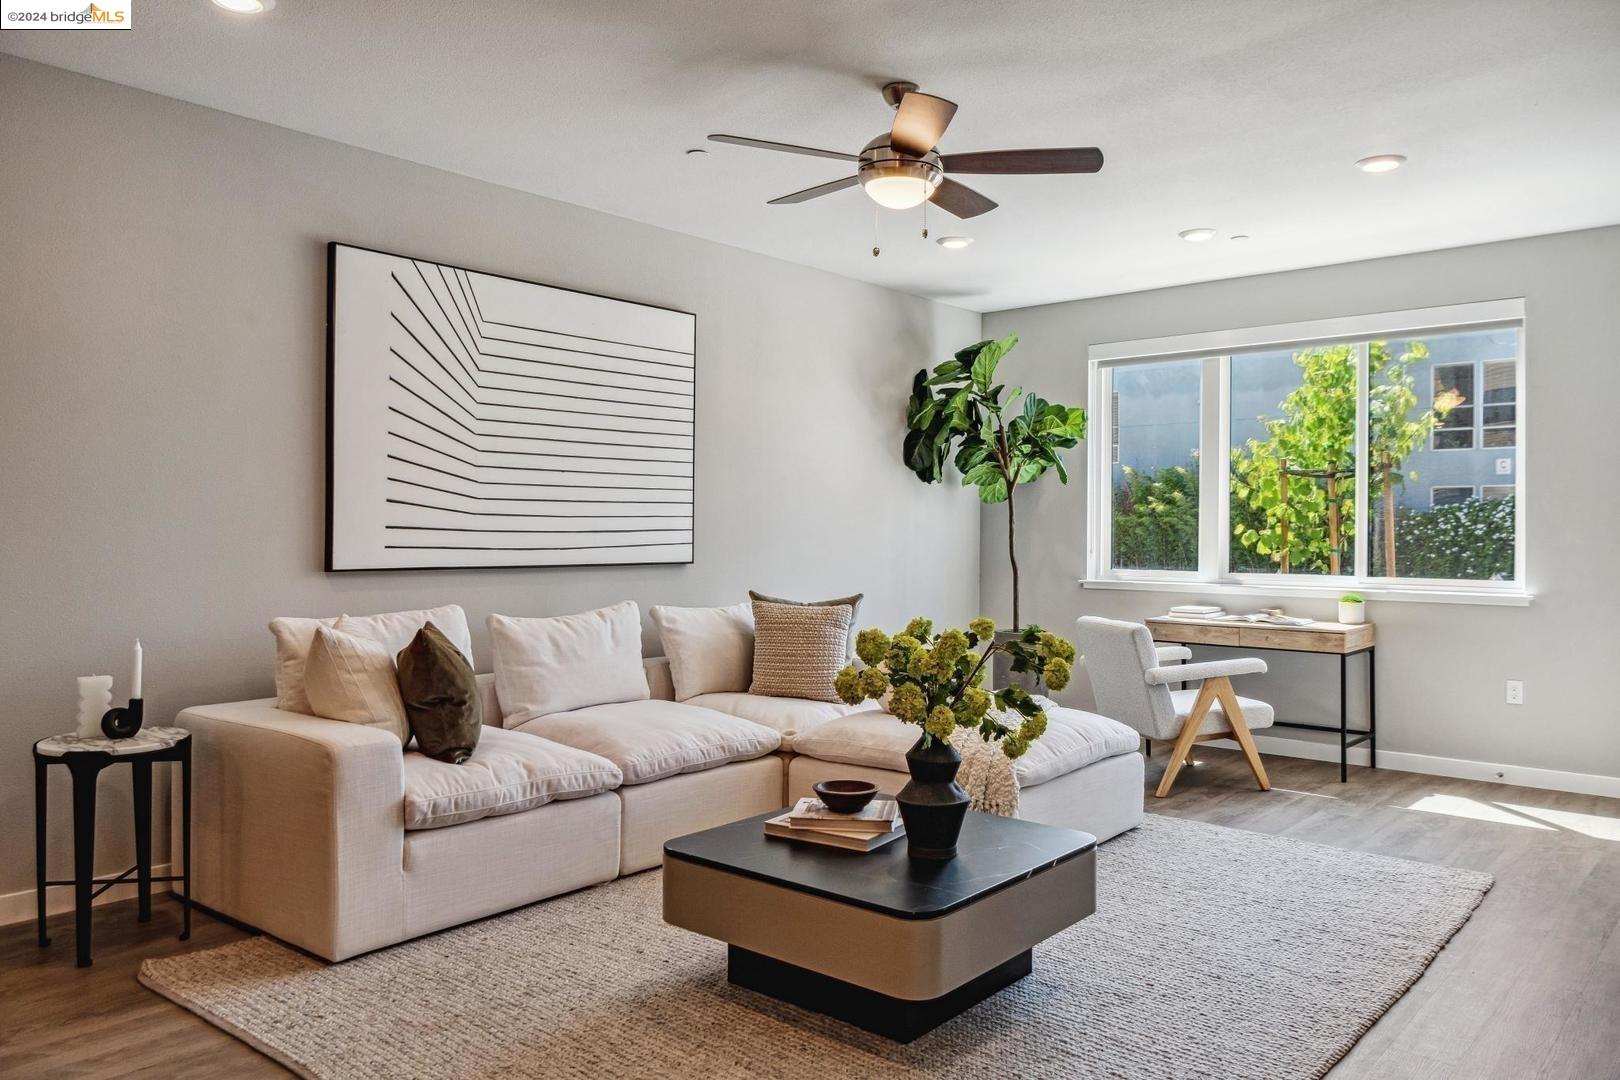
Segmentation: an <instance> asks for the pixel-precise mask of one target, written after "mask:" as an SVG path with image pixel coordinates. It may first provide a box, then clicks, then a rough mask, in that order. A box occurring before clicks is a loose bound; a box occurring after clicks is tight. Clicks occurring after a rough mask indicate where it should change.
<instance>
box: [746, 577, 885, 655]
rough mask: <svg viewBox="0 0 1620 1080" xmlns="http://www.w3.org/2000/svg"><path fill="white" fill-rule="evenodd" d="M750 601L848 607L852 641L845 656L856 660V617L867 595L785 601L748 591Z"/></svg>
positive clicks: (798, 605)
mask: <svg viewBox="0 0 1620 1080" xmlns="http://www.w3.org/2000/svg"><path fill="white" fill-rule="evenodd" d="M748 599H749V600H763V601H764V602H765V603H767V604H792V605H793V606H795V607H847V608H849V629H850V639H849V643H848V645H847V646H845V649H844V654H845V658H846V659H848V660H853V659H855V637H854V632H855V617H856V616H857V615H859V614H860V613H861V601H862V600H864V599H866V594H865V593H856V594H855V595H854V596H840V597H839V598H838V599H836V600H784V599H783V598H782V597H780V596H766V595H765V594H764V593H762V592H755V591H754V590H753V589H749V590H748Z"/></svg>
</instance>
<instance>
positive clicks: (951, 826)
mask: <svg viewBox="0 0 1620 1080" xmlns="http://www.w3.org/2000/svg"><path fill="white" fill-rule="evenodd" d="M998 654H1005V655H1007V656H1009V657H1010V658H1011V661H1012V670H1013V671H1015V672H1019V673H1029V674H1031V675H1035V676H1037V677H1039V678H1042V679H1044V680H1045V683H1046V685H1047V686H1048V687H1050V688H1051V689H1053V690H1061V689H1063V688H1064V687H1065V686H1067V685H1068V682H1069V675H1070V671H1071V665H1072V664H1073V663H1074V646H1073V645H1071V644H1069V643H1068V642H1067V641H1065V640H1063V639H1062V638H1060V637H1058V636H1057V635H1056V634H1051V633H1047V632H1046V631H1044V630H1042V629H1041V628H1040V627H1038V626H1028V627H1025V628H1024V629H1022V630H1020V631H1018V632H1017V633H1016V636H1013V637H1010V638H1009V637H1007V636H1005V635H1004V636H1002V637H1001V638H1000V639H999V640H998V638H997V635H996V624H995V623H994V622H993V621H992V620H990V619H985V618H979V619H974V620H973V621H972V622H970V623H968V625H967V629H966V630H956V629H951V630H943V631H941V632H940V633H938V634H935V633H934V624H933V623H932V622H931V621H930V620H928V619H923V618H916V619H912V620H911V622H910V623H908V624H907V625H906V628H905V629H904V630H903V631H901V632H900V633H898V634H895V635H894V636H893V637H890V636H889V635H888V634H885V633H884V632H883V631H882V630H878V629H875V628H873V629H866V630H862V631H861V632H860V633H859V634H857V635H856V637H855V655H856V656H857V657H859V658H860V660H861V662H862V663H863V664H864V665H866V666H865V667H857V666H856V665H854V664H851V665H849V666H848V667H846V668H844V670H842V671H840V672H839V673H838V677H837V679H836V680H834V683H833V688H834V690H836V691H837V693H838V696H839V698H841V699H842V700H843V701H844V702H846V703H847V704H850V705H858V704H860V703H861V702H862V701H866V700H868V699H872V700H877V699H880V698H882V697H883V696H884V695H885V694H889V701H888V706H887V707H888V710H889V712H890V713H892V714H894V716H895V717H897V718H898V719H900V720H904V721H905V722H907V723H910V724H916V725H917V726H918V727H920V728H922V735H921V736H920V737H919V738H918V739H917V742H916V744H915V745H914V746H912V748H911V749H910V750H909V751H907V752H906V765H907V768H908V769H909V770H910V772H911V781H910V782H909V783H907V784H906V786H905V787H903V788H901V789H900V793H899V794H898V795H897V796H896V797H895V801H896V802H898V803H899V804H900V817H901V818H902V820H904V821H905V823H906V846H907V849H908V851H909V853H910V855H911V857H912V858H914V859H934V860H945V859H951V858H954V857H955V856H956V841H957V837H958V836H959V835H960V833H961V831H962V821H963V819H964V818H965V817H966V815H967V809H968V804H969V802H970V801H971V800H970V799H969V798H968V795H967V792H965V791H963V790H962V787H961V785H959V784H958V783H957V782H956V770H957V769H958V768H959V767H960V766H961V764H962V755H961V754H960V753H958V752H957V750H956V748H955V747H954V746H952V745H951V742H950V740H951V736H952V735H953V734H954V733H955V732H956V731H957V729H959V728H961V729H970V728H971V729H973V730H975V731H977V732H978V734H979V737H980V738H982V739H984V740H985V741H986V742H999V743H1000V744H1001V749H1002V752H1003V753H1005V754H1006V755H1007V757H1009V758H1016V757H1019V756H1020V755H1022V754H1023V753H1024V752H1025V751H1026V750H1028V749H1029V744H1030V743H1032V742H1034V741H1035V740H1036V739H1038V738H1040V737H1041V735H1042V734H1043V733H1045V731H1046V712H1045V710H1043V709H1042V708H1041V706H1040V704H1039V703H1038V702H1037V701H1036V700H1035V699H1034V698H1032V697H1031V696H1030V695H1029V692H1028V691H1026V690H1025V689H1024V688H1023V687H1021V686H1017V685H1009V686H1006V687H1004V688H1002V689H1000V690H996V691H993V692H992V691H990V690H986V689H984V686H983V683H984V680H985V676H986V675H988V674H989V671H990V663H991V658H992V657H994V656H996V655H998ZM891 691H892V693H891Z"/></svg>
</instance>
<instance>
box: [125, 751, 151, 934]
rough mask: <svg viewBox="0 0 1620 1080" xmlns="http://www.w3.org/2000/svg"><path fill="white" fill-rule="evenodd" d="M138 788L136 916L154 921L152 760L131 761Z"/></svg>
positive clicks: (132, 779)
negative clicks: (137, 902) (137, 900)
mask: <svg viewBox="0 0 1620 1080" xmlns="http://www.w3.org/2000/svg"><path fill="white" fill-rule="evenodd" d="M129 767H130V771H131V774H132V775H131V778H130V779H131V786H132V787H133V788H134V790H135V889H136V895H137V897H138V898H139V904H138V907H137V910H136V916H135V917H136V920H137V921H139V922H151V921H152V763H151V762H150V761H133V762H131V763H130V766H129Z"/></svg>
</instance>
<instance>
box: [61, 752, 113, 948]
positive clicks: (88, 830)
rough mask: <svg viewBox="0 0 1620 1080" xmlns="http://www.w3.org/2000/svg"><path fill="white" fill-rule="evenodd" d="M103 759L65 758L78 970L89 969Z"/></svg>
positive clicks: (85, 756) (80, 755) (80, 756)
mask: <svg viewBox="0 0 1620 1080" xmlns="http://www.w3.org/2000/svg"><path fill="white" fill-rule="evenodd" d="M101 756H104V755H91V754H69V755H68V758H67V766H68V772H69V773H70V774H72V777H73V931H74V937H75V938H76V939H77V942H78V951H79V966H80V967H89V966H90V895H91V892H92V891H93V890H94V889H95V887H96V882H95V878H96V778H97V777H98V776H100V775H101V765H102V762H100V761H97V760H94V758H95V757H101Z"/></svg>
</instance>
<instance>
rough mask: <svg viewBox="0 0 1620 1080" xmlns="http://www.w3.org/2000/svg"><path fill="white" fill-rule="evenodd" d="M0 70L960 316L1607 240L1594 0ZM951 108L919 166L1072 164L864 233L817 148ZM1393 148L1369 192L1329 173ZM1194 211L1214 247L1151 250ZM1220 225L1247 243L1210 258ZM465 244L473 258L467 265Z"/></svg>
mask: <svg viewBox="0 0 1620 1080" xmlns="http://www.w3.org/2000/svg"><path fill="white" fill-rule="evenodd" d="M133 15H134V29H133V30H132V31H130V32H127V33H87V32H66V31H63V32H56V33H38V32H22V31H5V30H0V51H4V52H10V53H14V54H16V55H18V56H24V57H29V58H31V59H35V60H40V61H43V62H45V63H48V64H55V65H57V66H59V67H64V68H69V69H71V70H74V71H80V72H85V73H87V74H90V75H95V76H99V77H101V78H105V79H111V80H113V81H115V82H120V83H126V84H128V85H130V86H136V87H140V88H142V89H145V90H151V91H155V92H157V93H160V94H166V95H169V96H172V97H176V98H181V99H184V100H186V101H192V102H197V103H199V104H203V105H208V106H212V107H214V108H218V109H223V110H225V111H227V112H232V113H239V114H241V115H243V116H249V117H253V118H255V119H258V120H265V121H268V122H270V123H274V124H280V125H283V126H285V127H289V128H294V129H296V130H299V131H305V132H310V133H312V134H316V135H321V136H325V137H327V138H331V139H336V140H339V141H342V142H345V143H351V144H353V145H356V146H361V147H366V148H368V149H372V150H378V151H381V152H383V153H387V154H392V155H396V156H398V157H402V158H406V159H409V160H412V161H417V162H422V163H424V164H428V165H433V166H437V167H439V168H444V169H449V170H453V171H455V172H458V173H465V174H466V175H469V176H474V177H478V178H480V179H484V180H489V181H493V182H495V183H499V184H505V185H509V186H511V187H515V188H521V189H524V190H527V191H532V192H536V193H539V194H542V195H547V196H551V197H553V198H557V199H563V200H566V201H568V202H573V203H579V204H582V205H585V206H590V207H595V208H597V209H600V210H605V211H607V212H609V213H613V214H618V215H622V216H624V217H628V218H633V219H635V220H638V221H645V222H649V223H651V224H654V225H660V226H663V227H666V228H670V229H675V230H678V231H680V232H685V233H691V234H693V235H696V236H702V237H706V238H708V239H711V240H718V241H721V242H722V243H727V244H733V245H736V246H738V247H743V248H748V249H751V250H754V251H759V252H764V253H766V254H769V255H775V256H778V257H781V258H784V259H790V260H793V261H795V262H801V263H806V264H809V265H811V266H817V267H821V268H823V269H826V270H830V271H833V272H835V273H839V274H845V275H848V276H850V277H855V278H860V279H863V280H866V281H872V282H876V283H879V284H882V285H887V286H891V287H893V288H896V289H902V290H905V291H908V292H914V293H919V294H922V295H925V296H931V297H936V298H939V299H942V300H947V301H949V302H952V303H956V304H959V305H961V306H964V307H968V308H973V309H977V310H996V309H1001V308H1008V307H1018V306H1023V305H1027V304H1035V303H1043V302H1048V301H1055V300H1065V299H1070V298H1074V297H1082V296H1096V295H1103V294H1108V293H1118V292H1130V291H1135V290H1140V289H1147V288H1154V287H1158V286H1164V285H1173V284H1180V283H1183V282H1189V281H1201V280H1208V279H1213V278H1223V277H1234V276H1239V275H1245V274H1254V273H1261V272H1265V271H1270V270H1281V269H1290V268H1294V267H1299V266H1311V265H1320V264H1324V263H1334V262H1345V261H1349V260H1354V259H1364V258H1370V257H1375V256H1381V255H1389V254H1396V253H1400V252H1407V251H1418V250H1424V249H1430V248H1439V247H1450V246H1455V245H1460V244H1468V243H1475V242H1479V241H1485V240H1495V239H1502V238H1506V237H1513V236H1524V235H1531V234H1536V233H1544V232H1557V231H1562V230H1568V229H1577V228H1586V227H1590V226H1596V225H1604V224H1612V223H1615V222H1620V62H1617V60H1616V57H1617V55H1620V3H1617V2H1615V0H1557V2H1555V3H1547V2H1541V3H1534V2H1527V0H1420V2H1411V0H1395V2H1387V3H1386V2H1371V0H1360V2H1353V0H1338V2H1334V3H1320V2H1309V0H1307V2H1300V0H1198V2H1191V0H1108V2H1090V0H1030V2H1007V3H999V4H998V3H994V2H989V3H986V2H984V0H809V2H805V0H679V2H676V0H634V2H631V0H546V2H542V3H535V2H532V0H480V2H477V3H472V2H451V0H442V2H438V3H426V2H406V0H393V2H389V0H346V2H337V0H278V3H277V5H276V7H275V9H274V10H272V11H271V12H269V13H268V14H266V15H262V16H257V17H251V18H245V17H240V16H232V15H229V14H226V13H225V12H222V11H219V10H217V9H215V8H214V7H213V6H212V5H211V4H210V3H208V0H136V3H135V5H134V12H133ZM900 78H903V79H910V80H913V81H915V82H917V83H920V84H921V86H922V89H924V90H926V91H929V92H931V93H934V94H938V95H940V96H943V97H948V98H950V99H952V100H954V101H956V102H958V103H959V104H960V105H961V111H960V112H958V113H957V116H956V121H955V123H954V124H953V125H952V127H951V129H950V131H949V132H948V133H947V134H946V136H945V139H944V140H943V142H942V147H941V148H942V150H944V151H945V152H952V151H964V150H982V149H1002V148H1016V147H1026V146H1044V145H1058V146H1067V145H1096V146H1100V147H1102V149H1103V151H1104V153H1105V154H1106V155H1107V165H1106V166H1105V167H1104V169H1103V171H1102V172H1101V173H1100V174H1098V175H1096V176H1058V177H1022V176H992V177H983V178H965V177H964V178H959V179H965V180H967V182H969V183H970V184H972V186H974V187H976V188H978V189H980V190H982V191H983V192H984V193H985V194H987V195H989V196H990V197H991V198H993V199H995V200H997V201H998V202H1000V203H1001V204H1002V205H1001V208H1000V209H998V210H995V211H993V212H991V213H990V214H988V215H986V216H984V217H980V218H977V219H974V220H972V221H968V222H961V223H957V222H954V221H952V220H951V219H949V218H947V217H946V216H945V215H944V214H942V213H938V212H933V213H931V214H930V227H931V228H932V230H933V233H934V235H936V236H938V235H941V234H943V233H947V232H959V233H965V234H968V235H971V236H973V237H974V238H975V239H976V241H977V242H976V243H975V244H974V246H972V247H971V248H968V249H967V250H965V251H961V252H946V251H943V250H941V249H939V248H938V247H936V246H935V245H934V244H933V243H931V242H929V241H925V240H922V239H921V238H920V237H919V236H918V227H919V225H920V216H919V213H918V212H916V211H911V212H907V213H897V212H893V211H885V212H884V213H883V215H882V223H881V228H882V234H881V235H882V243H883V254H882V256H881V257H880V258H873V257H872V255H871V251H870V249H871V244H872V227H873V217H874V214H873V205H872V203H871V202H870V201H869V200H867V199H866V197H865V196H864V195H862V194H861V193H860V192H859V191H853V190H852V191H845V192H842V193H839V194H837V195H834V196H829V197H827V198H824V199H821V200H817V201H815V202H811V203H806V204H801V205H797V206H766V205H765V200H766V199H768V198H771V197H774V196H777V195H782V194H786V193H787V192H790V191H795V190H797V189H799V188H803V187H808V186H810V185H813V184H817V183H821V182H823V181H827V180H832V179H835V178H836V177H837V176H838V175H840V171H841V169H842V166H841V165H840V163H838V162H835V161H828V160H823V159H817V158H808V157H794V156H787V155H778V154H771V153H766V152H763V151H757V150H749V149H743V148H739V147H731V146H721V145H718V144H709V148H710V153H709V155H708V157H707V159H699V160H689V159H688V158H687V157H686V156H685V155H684V151H685V150H686V149H687V148H689V147H694V146H699V145H703V143H704V136H705V135H706V134H708V133H709V132H731V133H736V134H743V135H751V136H754V137H758V138H765V139H775V140H781V141H787V142H796V143H802V144H808V145H810V146H818V147H825V148H830V149H836V150H849V151H854V150H857V149H858V148H859V147H860V146H861V144H863V143H864V142H865V141H866V140H867V139H869V138H871V137H872V136H873V135H875V134H877V133H879V132H880V131H883V130H885V129H886V128H887V126H888V123H889V119H890V116H891V114H890V113H889V111H888V109H887V107H886V106H885V105H884V104H883V102H882V99H881V98H880V97H879V95H878V87H879V86H880V85H881V84H882V83H884V82H886V81H888V80H891V79H900ZM1376 153H1402V154H1406V155H1408V156H1409V157H1410V158H1411V162H1410V164H1409V165H1408V166H1407V167H1406V168H1404V169H1402V170H1400V171H1399V172H1396V173H1393V174H1390V175H1386V176H1367V175H1363V174H1362V173H1360V172H1358V171H1356V170H1355V169H1353V168H1352V167H1351V163H1352V162H1353V161H1355V160H1356V159H1357V158H1360V157H1364V156H1366V155H1369V154H1376ZM1200 225H1209V226H1213V227H1214V228H1216V229H1218V230H1219V231H1220V234H1221V235H1220V237H1219V238H1218V239H1216V240H1213V241H1211V242H1209V243H1205V244H1188V243H1186V242H1184V241H1181V240H1179V239H1177V237H1176V233H1177V232H1178V231H1179V230H1181V229H1185V228H1189V227H1192V226H1200ZM1233 233H1247V234H1249V235H1250V236H1251V237H1252V239H1249V240H1247V241H1234V240H1230V239H1228V237H1229V236H1230V235H1231V234H1233ZM467 257H468V259H473V258H474V253H468V256H467Z"/></svg>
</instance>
